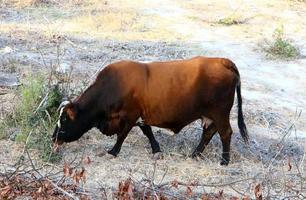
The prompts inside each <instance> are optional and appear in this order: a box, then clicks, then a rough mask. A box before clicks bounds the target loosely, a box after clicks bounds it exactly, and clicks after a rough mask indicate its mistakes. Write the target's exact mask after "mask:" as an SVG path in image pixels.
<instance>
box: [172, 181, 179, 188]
mask: <svg viewBox="0 0 306 200" xmlns="http://www.w3.org/2000/svg"><path fill="white" fill-rule="evenodd" d="M171 186H172V187H174V188H178V181H177V180H176V179H175V180H174V181H172V182H171Z"/></svg>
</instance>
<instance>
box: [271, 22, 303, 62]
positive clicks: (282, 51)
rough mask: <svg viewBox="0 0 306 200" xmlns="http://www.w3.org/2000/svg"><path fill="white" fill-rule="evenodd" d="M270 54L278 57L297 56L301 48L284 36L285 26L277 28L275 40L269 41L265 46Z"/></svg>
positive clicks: (274, 34)
mask: <svg viewBox="0 0 306 200" xmlns="http://www.w3.org/2000/svg"><path fill="white" fill-rule="evenodd" d="M265 51H266V52H267V55H268V56H272V57H276V58H286V59H288V58H296V57H298V55H299V50H298V49H297V48H296V47H295V46H294V45H293V44H292V43H291V42H290V41H289V40H288V39H285V37H284V27H283V26H281V27H279V28H276V29H275V30H274V33H273V42H270V43H268V47H267V48H265Z"/></svg>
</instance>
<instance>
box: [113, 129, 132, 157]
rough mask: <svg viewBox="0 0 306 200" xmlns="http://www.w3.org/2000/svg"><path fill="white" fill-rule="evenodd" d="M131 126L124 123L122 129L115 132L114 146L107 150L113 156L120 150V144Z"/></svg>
mask: <svg viewBox="0 0 306 200" xmlns="http://www.w3.org/2000/svg"><path fill="white" fill-rule="evenodd" d="M132 127H133V126H131V125H129V124H125V126H124V128H123V130H122V131H121V132H120V133H118V134H117V142H116V144H115V145H114V147H113V148H112V149H111V150H110V151H108V153H109V154H111V155H113V156H117V155H118V153H119V152H120V150H121V146H122V144H123V142H124V140H125V138H126V137H127V135H128V133H129V132H130V130H131V129H132Z"/></svg>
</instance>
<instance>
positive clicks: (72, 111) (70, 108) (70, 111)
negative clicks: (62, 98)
mask: <svg viewBox="0 0 306 200" xmlns="http://www.w3.org/2000/svg"><path fill="white" fill-rule="evenodd" d="M77 112H78V111H77V106H76V105H74V104H73V103H70V104H68V105H67V107H66V113H67V116H68V117H69V118H70V120H72V121H73V120H75V118H76V115H77Z"/></svg>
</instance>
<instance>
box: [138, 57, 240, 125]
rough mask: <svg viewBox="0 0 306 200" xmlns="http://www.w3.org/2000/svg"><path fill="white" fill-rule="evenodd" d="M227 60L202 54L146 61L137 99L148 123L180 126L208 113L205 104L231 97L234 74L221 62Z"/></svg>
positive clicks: (228, 63)
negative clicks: (140, 89) (145, 68)
mask: <svg viewBox="0 0 306 200" xmlns="http://www.w3.org/2000/svg"><path fill="white" fill-rule="evenodd" d="M231 64H232V62H230V61H229V60H225V59H220V58H205V57H196V58H193V59H189V60H183V61H171V62H154V63H149V64H146V67H147V71H148V72H147V73H146V74H147V78H146V82H145V83H144V85H145V87H144V92H143V96H142V97H141V101H140V102H141V108H142V117H143V119H144V120H145V122H146V123H148V124H150V125H156V126H160V127H164V128H172V126H173V128H177V129H180V128H182V127H183V126H185V125H187V124H188V123H190V122H192V121H194V120H195V119H198V118H200V117H201V116H203V115H204V114H205V115H206V116H209V115H210V113H209V112H210V110H209V109H207V108H210V107H214V106H215V105H217V104H220V102H222V101H223V100H224V98H229V97H232V98H233V95H234V94H233V91H235V89H234V88H235V86H236V82H235V81H236V74H235V73H233V71H232V70H229V69H231V67H229V66H227V67H228V68H227V67H225V66H224V65H231Z"/></svg>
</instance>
